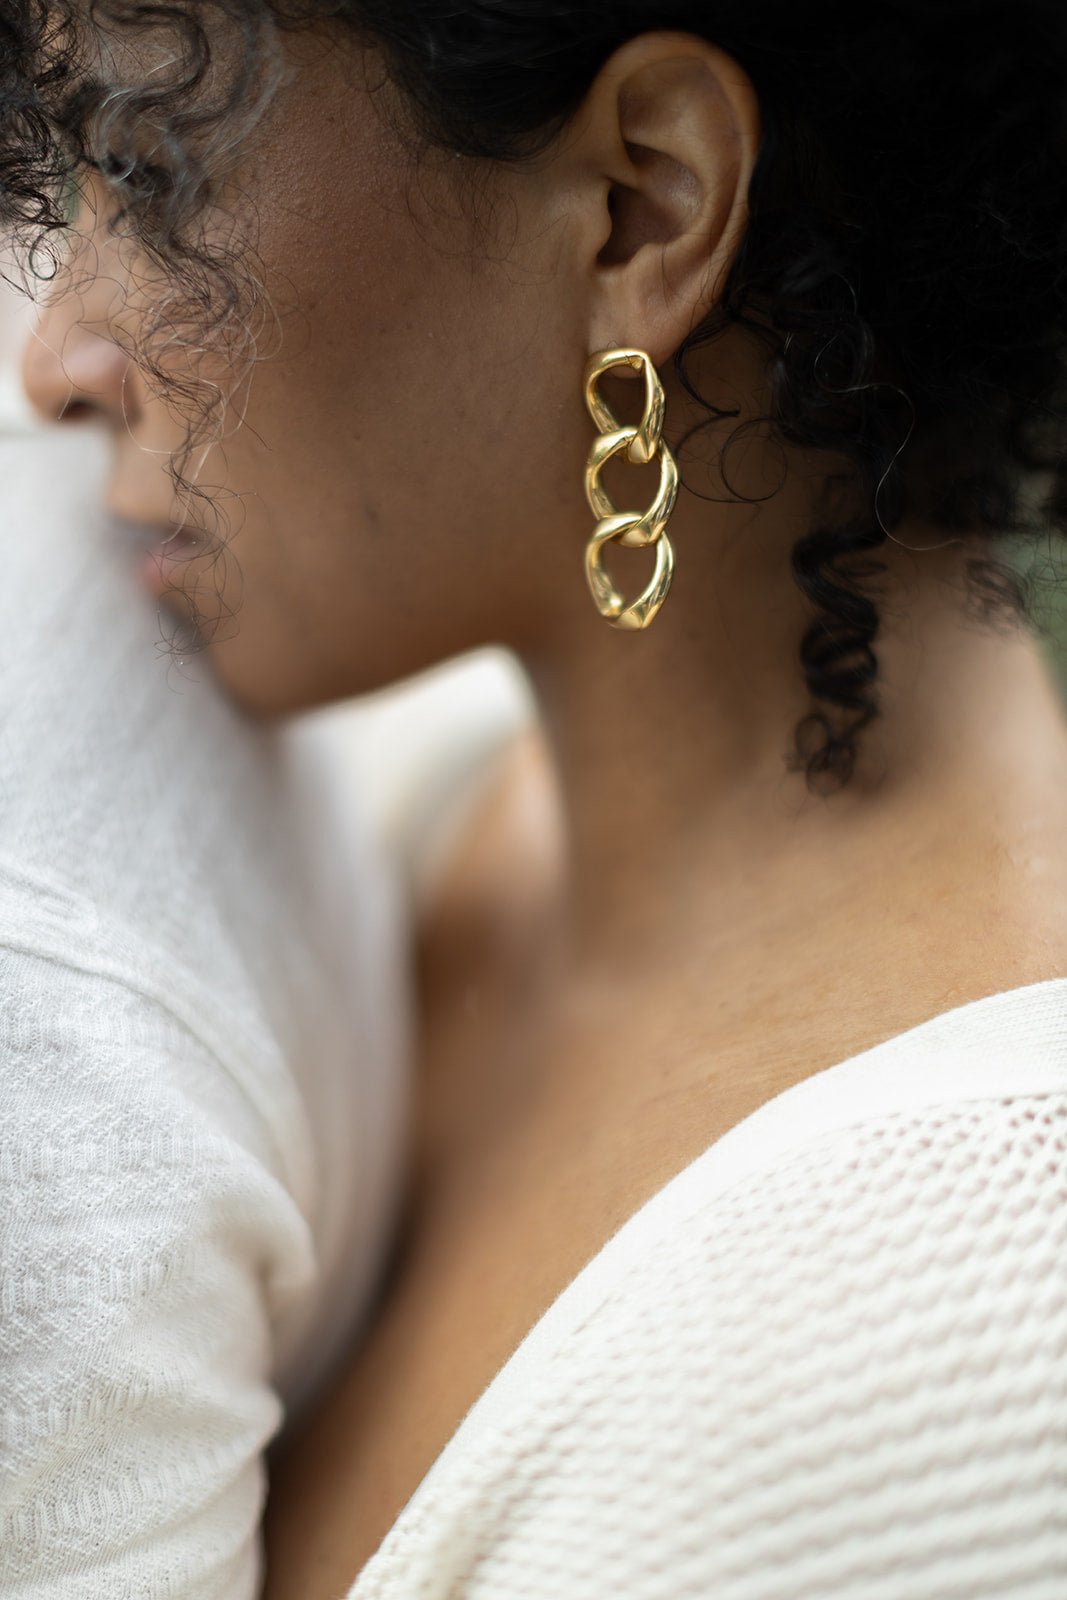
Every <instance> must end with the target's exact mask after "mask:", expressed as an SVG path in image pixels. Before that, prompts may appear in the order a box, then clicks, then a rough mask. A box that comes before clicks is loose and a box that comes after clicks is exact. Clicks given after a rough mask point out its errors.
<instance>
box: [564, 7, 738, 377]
mask: <svg viewBox="0 0 1067 1600" xmlns="http://www.w3.org/2000/svg"><path fill="white" fill-rule="evenodd" d="M594 98H597V99H599V102H600V103H599V105H598V106H597V108H596V109H597V113H598V114H597V118H596V121H597V123H598V124H599V126H600V127H601V128H604V127H605V126H610V127H611V128H612V133H613V139H612V143H613V144H614V163H613V170H612V171H611V172H609V173H607V174H606V178H607V182H608V205H609V209H610V233H609V236H608V238H607V240H606V242H605V243H604V245H603V247H602V248H601V250H600V252H599V254H598V256H597V259H596V262H595V263H594V264H593V266H592V271H593V277H594V282H593V295H592V300H591V307H590V310H591V318H590V329H589V343H590V349H591V350H596V349H600V348H602V347H604V346H606V345H611V344H618V343H620V342H625V343H630V344H634V345H637V346H639V347H640V348H641V349H643V350H647V351H648V353H649V355H650V356H651V358H652V360H653V361H654V362H655V363H656V364H657V365H661V364H662V363H663V362H665V361H668V360H669V359H670V357H671V356H672V355H673V354H674V352H675V350H676V349H677V348H678V346H679V345H680V344H681V342H682V340H683V339H684V338H685V336H686V334H687V333H689V331H690V330H691V329H692V328H693V327H694V326H695V324H696V323H697V322H699V321H700V320H701V318H702V317H703V316H704V315H706V313H707V312H708V310H710V308H711V306H712V304H713V303H714V300H715V298H716V294H717V291H718V286H719V285H720V284H721V282H722V281H723V279H724V278H725V275H726V272H727V270H728V268H729V264H730V261H731V260H732V259H733V256H734V254H735V253H736V250H737V247H738V245H739V244H740V241H741V238H742V235H743V231H744V226H745V223H746V221H747V193H748V185H749V181H750V179H751V175H752V170H753V167H754V165H755V161H756V155H757V153H758V148H759V135H760V122H759V108H758V103H757V99H756V94H755V90H754V88H753V86H752V83H751V80H750V79H749V78H748V76H747V74H746V73H745V72H744V70H743V69H742V68H741V67H740V66H739V65H738V63H737V62H736V61H734V59H733V58H732V57H731V56H728V55H727V54H726V53H725V52H724V51H722V50H720V49H719V48H718V47H717V46H716V45H713V44H711V43H709V42H708V41H706V40H703V39H699V38H696V37H695V36H692V35H689V34H672V33H654V34H643V35H641V36H640V37H639V38H637V39H634V40H631V41H630V43H628V44H627V45H624V46H623V47H622V49H620V50H619V51H617V52H616V54H615V55H614V56H613V57H612V58H611V60H610V61H608V62H606V63H605V65H604V67H603V68H602V69H601V72H600V73H599V74H598V77H597V79H596V81H595V82H594V84H593V86H592V87H591V89H590V99H594ZM609 119H610V122H609Z"/></svg>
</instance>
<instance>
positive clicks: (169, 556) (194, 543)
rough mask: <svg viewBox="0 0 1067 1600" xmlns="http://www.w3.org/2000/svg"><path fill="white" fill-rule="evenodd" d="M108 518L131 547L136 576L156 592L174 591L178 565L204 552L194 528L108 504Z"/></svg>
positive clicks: (124, 541)
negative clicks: (127, 512) (140, 516)
mask: <svg viewBox="0 0 1067 1600" xmlns="http://www.w3.org/2000/svg"><path fill="white" fill-rule="evenodd" d="M107 518H108V521H109V522H110V524H111V526H112V529H113V531H114V532H115V533H116V535H117V536H118V537H119V539H120V540H121V541H122V542H123V543H124V544H126V545H128V546H130V547H131V549H132V552H133V555H134V560H135V565H136V570H137V576H138V578H139V580H140V581H141V582H142V583H143V584H145V586H146V587H147V588H148V589H150V590H151V591H152V593H153V594H155V595H157V596H160V595H164V594H166V593H168V592H169V591H173V589H174V586H175V584H174V579H175V573H176V572H177V569H178V568H179V567H182V566H184V565H185V563H186V562H188V561H191V560H192V559H193V557H194V556H197V555H202V554H203V553H204V549H205V541H204V538H203V535H201V534H200V533H199V531H198V530H197V529H195V528H192V527H189V526H186V527H178V526H176V525H175V524H174V523H162V524H161V523H151V522H141V521H139V520H137V519H136V518H133V517H128V516H126V515H124V514H123V513H122V512H119V511H115V510H113V509H112V508H111V507H108V509H107Z"/></svg>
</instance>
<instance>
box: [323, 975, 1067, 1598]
mask: <svg viewBox="0 0 1067 1600" xmlns="http://www.w3.org/2000/svg"><path fill="white" fill-rule="evenodd" d="M554 1595H558V1596H566V1600H603V1597H604V1596H606V1595H611V1596H612V1597H614V1600H708V1597H710V1596H714V1600H809V1597H814V1596H818V1597H819V1600H935V1597H936V1600H1062V1597H1063V1596H1064V1595H1067V977H1065V978H1054V979H1049V980H1046V981H1043V982H1039V983H1035V984H1029V985H1024V986H1021V987H1019V988H1016V989H1010V990H1006V991H1004V992H1002V993H1000V994H994V995H987V996H985V997H983V998H981V999H979V1000H976V1001H973V1002H971V1003H969V1004H966V1005H962V1006H957V1007H955V1008H953V1009H950V1010H948V1011H946V1012H944V1013H943V1014H941V1015H940V1016H937V1017H934V1018H931V1019H930V1020H929V1021H927V1022H925V1023H923V1024H921V1025H920V1026H918V1027H916V1028H912V1029H910V1030H908V1031H907V1032H905V1033H902V1034H898V1035H896V1036H895V1037H892V1038H889V1039H886V1040H885V1041H884V1042H882V1043H880V1044H878V1045H876V1046H874V1047H873V1048H872V1049H870V1050H867V1051H864V1052H863V1053H862V1054H860V1055H857V1056H854V1057H852V1058H850V1059H849V1060H848V1061H844V1062H839V1063H837V1064H836V1065H831V1066H828V1067H827V1068H826V1069H825V1070H823V1071H821V1072H817V1073H816V1074H814V1076H812V1077H810V1078H808V1079H806V1080H804V1081H802V1082H800V1083H798V1084H797V1085H796V1086H794V1087H793V1088H791V1089H789V1090H787V1091H785V1092H784V1093H783V1094H780V1095H778V1096H776V1097H775V1098H774V1099H772V1100H770V1101H768V1102H767V1103H766V1104H765V1105H764V1106H762V1107H760V1108H759V1109H758V1110H757V1111H756V1112H754V1113H753V1114H752V1115H750V1116H749V1117H747V1118H745V1119H744V1121H742V1122H741V1123H739V1124H738V1125H737V1126H736V1127H735V1128H733V1129H732V1130H730V1131H729V1132H728V1133H727V1134H726V1135H724V1136H723V1137H722V1138H720V1139H719V1140H717V1141H716V1142H715V1143H714V1144H713V1145H712V1146H711V1147H710V1148H709V1149H707V1150H706V1151H705V1152H704V1153H703V1154H702V1155H701V1156H700V1157H698V1158H697V1160H696V1161H694V1162H693V1163H692V1164H691V1165H690V1166H689V1167H687V1168H686V1169H685V1170H684V1171H682V1172H681V1173H679V1174H678V1176H677V1177H676V1178H674V1179H673V1180H672V1181H671V1182H670V1183H668V1184H667V1185H666V1186H665V1187H664V1188H663V1189H662V1190H661V1191H660V1192H659V1193H658V1194H656V1195H655V1196H654V1197H653V1198H652V1199H651V1200H650V1201H648V1202H647V1203H646V1204H645V1205H644V1206H642V1208H641V1209H640V1210H639V1211H638V1212H637V1213H636V1214H635V1215H634V1216H633V1217H631V1218H630V1220H629V1221H628V1222H626V1223H624V1225H623V1226H622V1227H621V1228H620V1229H619V1231H618V1232H617V1233H616V1234H615V1235H614V1237H613V1238H612V1239H611V1240H609V1241H608V1243H607V1244H606V1245H605V1246H604V1248H603V1249H602V1250H601V1251H600V1252H599V1253H598V1254H597V1255H596V1256H595V1257H594V1258H593V1259H592V1261H590V1262H589V1264H588V1265H587V1266H586V1267H585V1268H584V1269H583V1270H582V1271H581V1272H580V1273H579V1274H578V1276H577V1277H576V1278H575V1279H574V1281H573V1282H572V1283H571V1284H570V1285H569V1287H568V1288H567V1289H565V1290H564V1292H563V1294H562V1295H561V1296H560V1297H559V1298H558V1300H557V1301H556V1302H555V1303H554V1304H553V1305H552V1306H551V1307H550V1308H549V1310H548V1311H547V1312H546V1313H545V1315H544V1316H543V1317H542V1318H541V1319H540V1321H539V1322H538V1323H537V1324H536V1326H535V1327H534V1328H533V1329H532V1331H531V1332H530V1334H529V1335H528V1336H527V1338H526V1339H525V1340H524V1342H523V1343H522V1344H521V1345H520V1346H519V1348H518V1350H517V1351H516V1352H515V1354H514V1355H513V1356H512V1357H511V1359H510V1360H509V1361H508V1362H507V1363H506V1364H505V1366H504V1368H503V1369H502V1371H501V1372H500V1373H499V1374H498V1376H497V1377H496V1378H495V1379H494V1381H493V1382H492V1383H491V1384H490V1385H489V1387H488V1388H487V1389H486V1391H485V1392H484V1394H483V1395H482V1396H481V1398H480V1399H479V1400H478V1401H477V1402H476V1404H475V1405H474V1407H473V1408H472V1410H471V1411H470V1412H469V1413H468V1415H467V1416H466V1418H465V1419H464V1421H463V1422H462V1423H461V1425H460V1427H459V1429H458V1431H457V1432H456V1434H455V1435H454V1436H453V1438H452V1439H451V1441H450V1442H449V1444H448V1445H447V1446H446V1447H445V1449H444V1451H443V1452H442V1453H441V1455H440V1456H439V1457H438V1459H437V1461H436V1462H435V1464H434V1465H433V1467H432V1468H431V1470H430V1472H429V1474H428V1475H427V1477H426V1478H425V1479H424V1480H423V1482H422V1484H421V1485H420V1486H419V1488H418V1489H417V1490H416V1492H415V1494H414V1496H413V1497H412V1499H411V1500H410V1501H409V1503H408V1505H407V1506H406V1507H405V1508H404V1510H403V1511H402V1512H401V1514H400V1516H399V1518H398V1520H397V1521H396V1523H395V1524H394V1526H393V1528H392V1529H391V1531H390V1533H389V1534H388V1535H387V1536H386V1539H385V1540H384V1542H383V1544H382V1546H381V1548H380V1549H379V1551H378V1552H377V1554H376V1555H375V1556H374V1557H372V1559H371V1560H370V1562H369V1563H368V1564H367V1566H366V1567H364V1569H363V1571H362V1573H361V1574H360V1575H359V1576H358V1578H357V1579H356V1581H355V1583H354V1585H353V1587H352V1588H351V1589H350V1591H349V1595H348V1600H454V1597H459V1596H462V1597H463V1600H542V1597H547V1596H554Z"/></svg>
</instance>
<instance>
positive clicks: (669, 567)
mask: <svg viewBox="0 0 1067 1600" xmlns="http://www.w3.org/2000/svg"><path fill="white" fill-rule="evenodd" d="M622 365H626V366H629V367H634V368H635V369H637V370H638V371H641V372H643V374H644V379H645V409H644V414H643V415H642V417H641V421H640V422H639V423H638V425H637V427H636V428H634V427H623V426H622V425H621V424H620V423H619V419H618V418H617V417H616V416H615V414H614V412H613V411H612V409H611V407H610V406H609V405H608V404H607V402H606V401H605V400H604V399H603V398H602V396H601V394H600V391H599V389H598V388H597V385H598V383H599V381H600V378H601V376H602V374H603V373H605V372H608V371H610V369H611V368H612V367H617V366H622ZM585 403H586V407H587V409H588V411H589V415H590V416H591V417H592V419H593V421H594V422H595V423H596V425H597V427H598V428H599V429H600V430H601V431H600V433H599V435H598V436H597V438H596V439H595V440H594V441H593V445H592V448H591V449H590V451H589V458H588V460H587V461H586V464H585V497H586V500H587V501H588V502H589V509H590V511H592V513H593V515H594V516H595V517H597V518H598V519H599V520H598V522H597V525H596V527H595V528H594V529H593V533H592V537H591V538H590V540H589V543H588V544H587V545H586V548H585V576H586V582H587V583H588V585H589V592H590V594H591V595H592V596H593V601H594V604H595V605H596V608H597V610H598V611H599V612H600V615H601V616H602V617H604V618H605V620H606V621H608V622H610V623H611V624H612V626H613V627H616V628H627V629H638V628H647V627H648V624H649V623H650V622H651V621H652V618H653V617H654V616H655V615H656V612H657V611H658V610H659V608H660V606H661V605H662V604H663V602H664V600H665V598H666V596H667V590H668V589H669V588H670V586H671V578H672V577H673V575H674V550H673V549H672V547H671V543H670V540H669V539H668V538H667V536H666V534H665V533H664V529H665V528H666V526H667V519H668V518H669V517H670V514H671V512H672V511H673V510H674V502H675V500H676V499H677V497H678V468H677V466H676V464H675V460H674V457H673V456H672V455H671V452H670V450H669V449H668V448H667V446H666V444H664V442H663V410H664V398H663V385H662V384H661V383H660V381H659V374H658V373H657V372H656V369H655V367H654V366H653V365H652V362H651V361H650V360H649V358H648V356H647V355H646V354H645V352H644V351H643V350H622V349H618V350H600V351H598V352H597V353H596V355H593V356H590V358H589V361H588V362H587V364H586V369H585ZM623 452H625V454H626V459H627V460H628V461H630V462H631V463H633V464H634V465H635V466H645V465H647V464H648V463H649V462H650V461H654V460H655V459H656V458H657V457H658V458H659V487H658V489H657V490H656V495H655V498H654V499H653V501H652V504H651V505H650V506H649V507H648V510H647V511H620V510H619V509H618V507H617V506H616V505H615V503H614V501H613V500H612V498H611V496H610V495H609V494H608V492H607V490H606V489H605V488H604V486H603V484H602V483H601V481H600V473H601V470H602V469H603V467H604V465H605V463H606V462H608V461H610V460H611V458H612V457H613V456H617V455H621V454H622V453H623ZM609 542H610V543H615V544H620V545H622V546H623V547H624V548H625V549H627V550H636V549H642V548H646V547H647V546H649V545H652V546H654V547H655V551H656V564H655V569H654V571H653V574H652V577H651V578H650V580H649V582H648V583H647V584H646V586H645V588H644V589H643V590H642V591H641V593H640V594H639V595H638V597H637V599H636V600H632V601H630V602H629V604H628V603H627V602H626V600H625V599H624V598H623V596H622V595H621V594H620V593H619V591H618V590H617V589H616V588H615V586H614V585H613V584H612V582H611V579H610V578H609V577H608V575H607V573H606V572H605V570H604V565H603V558H604V546H605V544H607V543H609Z"/></svg>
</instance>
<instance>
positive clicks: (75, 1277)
mask: <svg viewBox="0 0 1067 1600" xmlns="http://www.w3.org/2000/svg"><path fill="white" fill-rule="evenodd" d="M0 467H2V473H0V484H2V489H0V514H2V516H3V521H4V527H5V535H4V556H5V559H4V574H3V583H2V585H0V638H2V640H3V651H2V666H0V774H2V778H0V1593H2V1594H3V1595H4V1596H5V1597H7V1600H46V1597H47V1600H60V1597H62V1600H83V1597H84V1600H87V1597H90V1596H91V1597H94V1600H95V1597H100V1600H103V1597H105V1596H106V1597H107V1600H125V1597H130V1600H132V1597H134V1596H138V1597H148V1596H152V1597H164V1596H169V1597H174V1600H194V1597H195V1600H216V1597H217V1600H251V1597H252V1596H253V1595H255V1594H256V1593H257V1592H258V1590H259V1587H260V1582H261V1576H262V1554H261V1548H260V1535H259V1522H260V1513H261V1509H262V1504H263V1498H264V1493H265V1473H264V1466H263V1451H264V1447H265V1446H266V1444H267V1443H268V1441H270V1440H271V1439H272V1437H273V1436H274V1435H275V1434H277V1433H278V1432H279V1430H280V1429H281V1428H282V1426H283V1425H284V1424H285V1423H286V1421H287V1420H291V1419H292V1418H294V1417H296V1416H298V1415H299V1414H300V1412H301V1411H302V1409H303V1408H304V1407H305V1406H307V1405H309V1404H310V1403H311V1401H312V1400H313V1399H314V1397H315V1396H316V1394H318V1393H319V1392H320V1391H321V1389H322V1388H323V1386H324V1385H325V1384H326V1383H327V1382H328V1380H329V1378H330V1376H331V1374H332V1373H333V1372H334V1371H335V1370H336V1368H337V1366H338V1365H339V1363H340V1362H341V1361H342V1360H343V1358H344V1356H345V1354H346V1352H347V1350H348V1349H349V1348H350V1346H351V1344H352V1342H353V1339H354V1338H355V1336H356V1334H357V1332H358V1329H359V1326H360V1323H361V1320H362V1318H363V1316H364V1314H365V1312H366V1309H367V1306H368V1304H369V1301H370V1299H371V1296H372V1294H373V1292H374V1288H375V1285H376V1282H377V1279H378V1275H379V1271H380V1268H381V1264H382V1259H383V1253H384V1250H385V1247H386V1242H387V1240H388V1237H389V1234H390V1229H391V1227H392V1223H393V1218H394V1214H395V1209H396V1204H397V1197H398V1191H399V1187H400V1183H399V1171H400V1164H401V1155H400V1153H401V1148H402V1127H403V1123H404V1120H405V1119H404V1111H405V1094H406V1089H405V1083H406V1071H407V1060H408V1047H409V1026H410V1018H409V996H408V992H407V981H406V972H405V967H404V959H403V954H402V952H403V949H404V944H405V939H404V929H403V923H402V911H401V900H400V897H399V895H398V893H397V889H396V885H395V884H394V883H393V881H392V877H391V873H390V869H389V867H388V865H387V863H386V861H385V859H384V857H383V855H382V853H381V851H380V850H379V848H378V846H377V844H376V842H375V840H374V838H373V837H372V834H371V832H370V829H369V826H368V824H367V823H366V821H365V819H364V818H363V817H362V816H361V814H360V811H359V806H358V795H354V794H352V793H351V789H350V787H345V785H344V779H345V774H346V773H347V771H348V768H347V767H346V766H345V764H344V762H343V761H342V760H341V759H340V754H339V743H338V741H339V740H341V739H343V737H344V730H343V728H342V727H341V724H340V721H339V720H338V719H336V718H334V719H331V718H330V717H321V718H309V719H303V720H300V721H298V722H294V723H292V724H290V725H289V726H287V727H281V728H276V729H270V728H267V727H266V726H262V725H257V724H253V723H252V722H251V721H249V720H247V719H245V718H243V717H242V716H240V715H239V714H238V713H237V712H236V711H235V710H234V709H232V707H231V706H230V705H229V703H228V702H227V701H226V699H225V697H224V696H223V695H222V694H221V693H220V692H219V691H218V690H217V688H216V686H215V685H214V684H213V682H212V680H211V676H210V672H209V670H208V668H207V666H206V663H205V662H204V661H203V660H200V659H198V658H196V657H195V656H194V657H192V658H190V660H189V661H188V662H186V663H184V664H182V663H180V662H179V661H178V660H176V659H172V658H171V657H170V656H168V655H166V654H165V653H161V651H160V649H159V638H160V627H159V618H158V616H157V611H156V605H155V602H154V601H153V600H152V599H151V597H150V596H149V595H148V594H147V593H144V592H141V591H140V590H139V588H138V586H137V584H136V581H135V579H134V576H133V572H134V563H133V559H132V557H133V553H132V551H130V550H127V549H123V548H121V546H120V545H119V544H118V543H116V541H115V538H114V536H113V535H111V536H109V534H108V532H107V530H106V529H105V527H103V526H99V527H97V526H95V525H94V516H93V513H92V510H91V508H92V506H93V505H94V504H95V503H96V502H97V501H98V499H99V494H100V484H99V482H98V477H99V474H100V472H101V470H102V467H103V462H102V460H101V451H100V441H99V439H98V438H96V437H95V436H94V435H92V434H91V433H85V434H79V432H78V430H72V434H71V436H70V437H67V438H62V437H60V436H59V434H58V433H48V432H41V433H36V432H35V433H27V434H24V435H23V436H21V437H8V438H6V439H4V440H3V441H2V442H0Z"/></svg>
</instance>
